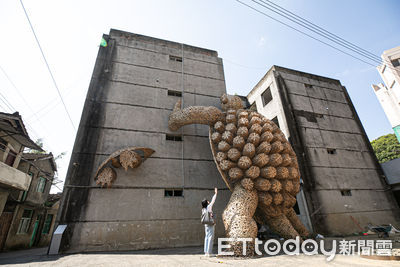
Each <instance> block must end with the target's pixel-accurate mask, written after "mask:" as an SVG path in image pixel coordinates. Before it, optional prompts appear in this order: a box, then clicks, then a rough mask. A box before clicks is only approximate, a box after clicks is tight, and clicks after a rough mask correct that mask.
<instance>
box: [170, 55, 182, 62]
mask: <svg viewBox="0 0 400 267" xmlns="http://www.w3.org/2000/svg"><path fill="white" fill-rule="evenodd" d="M169 60H172V61H176V62H182V61H183V59H182V57H177V56H171V55H170V56H169Z"/></svg>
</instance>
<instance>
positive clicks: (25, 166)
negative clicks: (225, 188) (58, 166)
mask: <svg viewBox="0 0 400 267" xmlns="http://www.w3.org/2000/svg"><path fill="white" fill-rule="evenodd" d="M34 164H35V166H36V167H37V168H36V167H34V166H32V165H31V164H30V163H29V162H26V161H23V162H21V163H20V165H19V166H18V169H19V170H21V171H22V172H25V173H26V174H28V173H32V181H31V183H30V186H29V188H28V189H29V190H28V193H27V195H26V199H25V201H26V202H29V203H30V204H34V205H43V204H44V203H45V202H46V201H47V197H48V195H49V192H50V188H51V184H52V181H53V177H54V171H53V169H52V166H51V164H50V161H49V160H38V161H35V163H34ZM40 170H42V171H40ZM43 171H44V172H46V173H44V172H43ZM40 177H43V178H45V179H46V186H45V188H44V190H43V192H38V191H37V185H38V183H39V178H40Z"/></svg>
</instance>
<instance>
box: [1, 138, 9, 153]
mask: <svg viewBox="0 0 400 267" xmlns="http://www.w3.org/2000/svg"><path fill="white" fill-rule="evenodd" d="M7 145H8V142H7V141H6V140H4V139H3V138H1V137H0V148H1V149H2V150H3V152H4V150H6V148H7Z"/></svg>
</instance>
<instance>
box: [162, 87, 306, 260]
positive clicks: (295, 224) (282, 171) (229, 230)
mask: <svg viewBox="0 0 400 267" xmlns="http://www.w3.org/2000/svg"><path fill="white" fill-rule="evenodd" d="M221 104H222V109H223V111H221V110H219V109H218V108H216V107H202V106H194V107H187V108H184V109H183V110H182V109H181V107H180V106H181V102H180V101H179V102H178V103H177V104H176V105H175V108H174V110H173V112H172V113H171V115H170V117H169V124H168V125H169V128H170V130H172V131H176V130H178V129H179V128H180V127H182V126H184V125H188V124H207V125H209V126H210V145H211V150H212V153H213V157H214V161H215V163H216V165H217V168H218V171H219V172H220V174H221V176H222V178H223V180H224V181H225V183H226V185H227V186H228V188H229V189H230V190H231V191H232V196H231V198H230V200H229V203H228V205H227V207H226V208H225V210H224V212H223V214H222V219H223V222H224V226H225V231H226V235H227V237H231V238H249V237H250V238H253V239H254V238H255V237H256V236H257V225H256V221H257V222H258V223H260V224H266V225H268V226H269V227H270V228H271V229H272V230H273V231H275V232H276V233H278V234H279V235H280V236H282V237H284V238H295V237H296V236H302V237H306V236H309V232H308V231H307V229H306V228H305V227H304V226H303V224H302V223H301V222H300V220H299V219H298V217H297V216H296V213H295V212H294V210H293V206H294V205H295V203H296V194H297V193H298V192H299V190H300V175H299V170H298V164H297V158H296V154H295V153H294V151H293V149H292V147H291V146H290V144H289V142H288V141H287V140H286V138H285V136H284V135H283V133H282V132H281V130H280V129H279V128H278V127H277V126H276V125H275V123H274V122H272V121H270V120H268V119H267V118H265V117H264V116H262V115H261V114H259V113H257V112H254V111H249V110H244V109H243V104H242V100H241V99H240V98H239V97H237V96H228V95H226V94H224V95H222V96H221ZM231 247H232V249H233V251H234V254H235V255H242V242H233V243H231ZM253 253H254V242H250V243H248V245H247V255H253Z"/></svg>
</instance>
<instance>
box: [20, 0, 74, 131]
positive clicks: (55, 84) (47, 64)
mask: <svg viewBox="0 0 400 267" xmlns="http://www.w3.org/2000/svg"><path fill="white" fill-rule="evenodd" d="M20 3H21V6H22V9H23V10H24V13H25V16H26V19H27V20H28V23H29V26H30V28H31V30H32V33H33V35H34V37H35V40H36V43H37V45H38V47H39V50H40V53H41V54H42V57H43V60H44V62H45V64H46V67H47V70H48V71H49V73H50V76H51V79H52V81H53V84H54V87H55V88H56V90H57V93H58V95H59V97H60V99H61V102H62V104H63V106H64V109H65V112H66V113H67V115H68V118H69V121H70V122H71V125H72V128H73V129H74V131H76V128H75V125H74V122H73V121H72V118H71V115H70V114H69V112H68V109H67V106H66V105H65V102H64V99H63V97H62V95H61V92H60V89H59V88H58V85H57V82H56V80H55V78H54V75H53V72H52V71H51V68H50V66H49V63H48V62H47V59H46V56H45V55H44V52H43V49H42V46H41V45H40V42H39V39H38V37H37V35H36V32H35V29H34V28H33V25H32V23H31V20H30V19H29V16H28V13H27V12H26V9H25V6H24V3H23V2H22V0H20Z"/></svg>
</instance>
